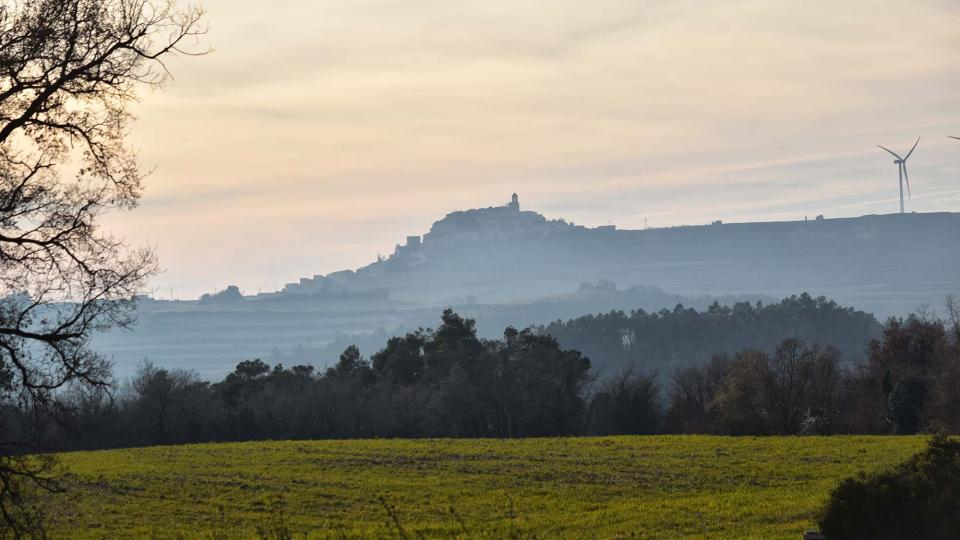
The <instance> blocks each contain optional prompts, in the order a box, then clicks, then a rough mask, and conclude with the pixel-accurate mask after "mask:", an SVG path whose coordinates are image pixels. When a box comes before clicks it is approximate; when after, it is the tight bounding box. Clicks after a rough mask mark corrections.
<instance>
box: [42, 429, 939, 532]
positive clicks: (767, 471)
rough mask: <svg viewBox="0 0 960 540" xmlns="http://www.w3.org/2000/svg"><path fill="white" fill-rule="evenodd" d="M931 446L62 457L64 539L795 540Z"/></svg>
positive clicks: (328, 450)
mask: <svg viewBox="0 0 960 540" xmlns="http://www.w3.org/2000/svg"><path fill="white" fill-rule="evenodd" d="M923 445H924V439H923V438H922V437H864V436H834V437H765V438H753V437H738V438H731V437H716V436H655V437H629V436H627V437H602V438H551V439H524V440H493V439H482V440H465V439H461V440H453V439H438V440H402V439H395V440H353V441H285V442H249V443H227V444H202V445H187V446H165V447H164V446H161V447H150V448H137V449H125V450H109V451H97V452H75V453H68V454H63V455H62V456H61V462H62V465H63V467H64V468H65V469H66V471H67V472H68V475H67V478H68V480H67V483H66V488H67V491H66V492H65V493H63V494H58V495H52V496H51V497H52V498H51V499H50V500H49V502H48V505H49V510H50V512H51V513H50V515H49V516H48V530H49V532H50V533H51V536H52V537H54V538H63V537H70V538H77V537H81V538H83V537H86V538H118V537H131V536H139V537H144V536H145V537H156V538H177V537H185V538H234V537H251V538H256V537H264V536H266V537H272V538H290V537H291V536H290V535H291V534H292V535H294V536H292V537H295V538H302V537H304V536H306V537H307V538H326V537H344V536H345V537H357V536H380V537H391V536H392V537H411V538H413V537H417V536H420V535H423V536H428V537H437V536H443V537H462V538H467V537H538V538H553V537H593V536H600V537H624V536H631V535H634V536H636V537H641V538H642V537H656V538H683V537H703V536H708V537H721V536H722V537H727V538H745V537H753V538H778V537H779V538H793V539H798V538H800V537H801V535H802V533H803V531H804V530H805V529H807V528H811V527H815V523H816V513H817V511H818V509H819V508H820V507H821V506H822V505H823V503H824V501H826V500H827V497H828V494H829V492H830V490H831V489H833V488H834V487H836V486H837V485H838V483H839V482H840V481H841V480H842V479H844V478H847V477H849V476H852V475H855V474H857V473H858V472H870V471H877V470H881V469H884V468H888V467H890V466H893V465H895V464H897V463H900V462H902V461H903V460H905V459H907V458H908V457H909V456H911V455H913V454H915V453H916V452H918V451H919V450H921V449H922V447H923Z"/></svg>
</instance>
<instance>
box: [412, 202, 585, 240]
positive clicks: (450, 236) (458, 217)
mask: <svg viewBox="0 0 960 540" xmlns="http://www.w3.org/2000/svg"><path fill="white" fill-rule="evenodd" d="M571 228H572V226H571V225H570V224H569V223H567V222H566V221H563V220H562V219H558V220H548V219H547V218H545V217H543V216H542V215H540V214H538V213H536V212H531V211H521V210H520V199H519V197H517V194H516V193H514V194H513V195H512V196H511V197H510V202H508V203H507V204H505V205H503V206H494V207H490V208H478V209H474V210H462V211H458V212H451V213H449V214H447V215H446V217H444V218H443V219H441V220H440V221H437V222H435V223H434V224H433V226H432V227H430V232H428V233H427V234H425V235H424V236H423V245H424V246H426V247H437V246H439V247H443V246H451V245H456V244H459V243H462V242H465V241H466V242H469V241H477V240H498V239H503V238H510V237H514V236H522V235H530V234H533V235H540V236H544V235H547V234H550V233H552V232H558V231H565V230H569V229H571Z"/></svg>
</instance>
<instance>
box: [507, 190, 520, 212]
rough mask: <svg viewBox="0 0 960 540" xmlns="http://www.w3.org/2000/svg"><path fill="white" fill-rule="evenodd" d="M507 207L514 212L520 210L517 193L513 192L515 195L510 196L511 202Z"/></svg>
mask: <svg viewBox="0 0 960 540" xmlns="http://www.w3.org/2000/svg"><path fill="white" fill-rule="evenodd" d="M507 207H508V208H510V209H511V210H513V211H514V212H519V211H520V199H519V198H518V197H517V194H516V193H514V194H513V197H510V204H508V205H507Z"/></svg>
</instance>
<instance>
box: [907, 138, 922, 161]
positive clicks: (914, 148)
mask: <svg viewBox="0 0 960 540" xmlns="http://www.w3.org/2000/svg"><path fill="white" fill-rule="evenodd" d="M918 144H920V137H917V142H915V143H913V148H911V149H910V151H909V152H907V157H905V158H903V160H904V161H906V160H907V159H909V158H910V154H912V153H913V151H914V150H916V149H917V145H918Z"/></svg>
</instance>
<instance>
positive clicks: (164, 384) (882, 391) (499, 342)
mask: <svg viewBox="0 0 960 540" xmlns="http://www.w3.org/2000/svg"><path fill="white" fill-rule="evenodd" d="M956 314H957V312H956V310H955V311H954V312H953V315H954V316H953V317H952V318H947V319H945V320H941V319H936V318H931V317H925V316H921V315H911V316H910V317H907V318H906V319H890V320H889V321H888V322H887V323H886V324H885V325H884V326H883V329H882V332H881V334H880V335H879V336H878V337H877V338H875V339H873V340H871V341H870V342H869V343H868V344H867V345H866V346H865V359H864V360H862V361H858V362H844V361H843V360H842V355H841V353H840V352H839V351H838V349H836V348H834V347H830V346H826V347H821V346H819V345H805V344H804V343H803V342H801V341H799V340H796V339H787V340H784V341H782V342H781V343H780V344H779V345H778V346H776V347H775V348H774V350H773V351H772V352H766V351H762V350H757V349H744V350H741V351H738V352H736V353H734V354H726V353H720V354H717V355H714V356H713V357H712V358H711V359H710V360H709V361H708V362H705V363H701V364H694V365H685V366H684V367H680V368H677V369H675V370H674V371H673V372H672V373H669V374H662V375H658V374H657V373H656V372H652V371H641V370H639V369H634V368H628V369H625V370H623V371H621V372H619V373H618V374H616V375H614V376H610V377H605V378H602V379H601V378H598V377H597V376H596V375H595V374H594V373H593V372H592V370H591V364H590V360H589V359H588V358H586V357H585V356H584V355H582V354H581V353H580V352H578V351H575V350H571V349H564V348H562V347H561V346H560V345H559V343H558V342H557V340H556V339H555V338H554V337H552V336H550V335H548V334H545V333H543V332H542V331H539V330H537V329H535V328H528V329H525V330H516V329H513V328H507V329H506V331H505V332H504V334H503V337H502V338H500V339H496V340H487V339H480V338H478V337H477V334H476V327H475V323H474V321H472V320H470V319H466V318H463V317H461V316H459V315H458V314H456V313H454V312H453V311H451V310H446V311H444V312H443V315H442V320H441V324H440V325H439V326H438V327H437V328H436V329H434V330H430V329H421V330H417V331H415V332H410V333H407V334H406V335H403V336H397V337H393V338H391V339H390V340H389V341H388V343H387V344H386V346H385V347H384V348H383V349H381V350H380V351H378V352H376V353H375V354H373V355H371V357H370V358H369V359H368V358H364V357H363V356H361V355H360V352H359V350H358V349H357V348H356V347H353V346H351V347H348V348H347V349H346V350H345V351H344V352H343V353H342V354H341V355H340V358H339V359H338V361H337V362H336V363H335V364H334V365H332V366H331V367H329V368H327V369H326V370H324V371H318V370H316V369H315V368H314V367H312V366H309V365H297V366H292V367H284V366H283V365H280V364H277V365H274V366H270V365H268V364H266V363H264V362H262V361H260V360H247V361H243V362H240V363H239V364H238V365H237V366H236V368H235V369H234V370H233V372H231V373H230V374H228V375H227V376H226V377H224V378H223V379H222V380H221V381H219V382H214V383H210V382H207V381H203V380H201V379H200V378H199V377H198V375H197V374H196V373H194V372H191V371H185V370H180V369H165V368H162V367H158V366H155V365H153V364H150V363H145V364H143V365H142V366H141V368H140V370H139V372H138V374H137V375H136V377H134V378H133V379H131V380H130V381H128V382H127V383H126V384H124V385H122V386H121V387H119V389H118V391H116V392H114V393H111V392H110V391H108V389H107V388H106V387H98V388H92V389H91V388H90V387H86V386H77V387H75V388H72V389H71V390H70V391H68V392H65V393H64V394H63V396H62V397H61V400H60V402H61V405H60V407H61V411H62V414H60V415H58V417H59V418H60V420H59V421H57V422H52V421H47V422H43V421H40V418H38V415H36V414H34V411H31V409H30V408H29V407H20V406H17V404H15V403H8V404H7V409H8V410H7V413H8V414H6V415H5V417H6V418H7V419H8V424H9V425H8V426H7V428H8V430H10V431H12V432H18V431H20V432H23V431H24V430H32V432H31V433H30V434H29V435H31V436H32V440H37V441H42V443H41V446H42V447H43V448H45V449H75V448H104V447H122V446H133V445H152V444H176V443H189V442H205V441H238V440H255V439H321V438H357V437H502V438H507V437H532V436H565V435H610V434H655V433H714V434H730V435H774V434H785V435H791V434H834V433H898V434H908V433H916V432H919V431H924V430H947V431H950V432H955V433H956V432H960V346H958V342H960V325H958V322H957V317H956ZM27 435H28V434H27V433H24V439H26V438H28V437H27Z"/></svg>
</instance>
